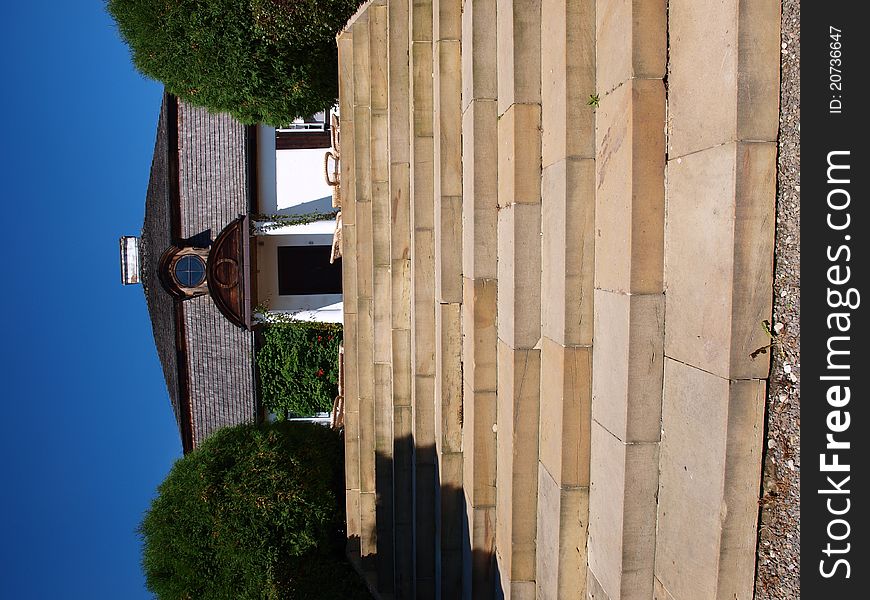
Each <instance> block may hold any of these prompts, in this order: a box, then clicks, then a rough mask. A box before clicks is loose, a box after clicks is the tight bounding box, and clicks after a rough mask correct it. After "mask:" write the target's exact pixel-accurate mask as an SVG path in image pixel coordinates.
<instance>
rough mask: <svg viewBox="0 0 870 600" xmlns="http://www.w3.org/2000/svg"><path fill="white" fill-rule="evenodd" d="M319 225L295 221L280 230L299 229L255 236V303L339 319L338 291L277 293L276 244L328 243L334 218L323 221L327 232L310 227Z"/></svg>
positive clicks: (316, 317)
mask: <svg viewBox="0 0 870 600" xmlns="http://www.w3.org/2000/svg"><path fill="white" fill-rule="evenodd" d="M320 225H321V224H320V223H311V224H309V225H296V226H294V227H292V228H291V227H287V228H284V230H283V231H286V230H288V229H293V230H296V229H299V230H302V231H298V232H295V233H291V234H288V233H284V234H282V235H258V236H256V240H257V296H258V301H259V303H260V304H262V305H264V306H265V307H267V308H268V309H269V312H275V313H289V314H293V315H294V316H295V318H297V319H301V320H306V321H320V322H325V323H341V322H342V321H343V317H342V295H341V294H308V295H304V296H301V295H285V296H282V295H280V294H279V293H278V248H279V247H280V246H310V245H317V246H332V232H333V231H334V229H335V221H327V222H326V225H327V226H328V227H327V229H328V233H315V232H312V231H311V230H312V229H316V227H314V226H320ZM324 227H326V226H324ZM306 230H307V231H306Z"/></svg>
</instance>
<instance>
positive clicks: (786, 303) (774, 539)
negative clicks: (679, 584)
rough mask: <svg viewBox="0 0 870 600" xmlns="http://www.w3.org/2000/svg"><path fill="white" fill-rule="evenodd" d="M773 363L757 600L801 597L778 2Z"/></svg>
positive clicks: (796, 358) (794, 264) (790, 123)
mask: <svg viewBox="0 0 870 600" xmlns="http://www.w3.org/2000/svg"><path fill="white" fill-rule="evenodd" d="M781 48H782V50H781V55H780V56H781V65H782V88H781V92H780V103H781V104H780V121H779V165H778V190H777V197H776V246H775V256H776V264H775V269H774V304H773V323H772V332H773V334H774V336H773V338H774V339H773V347H772V353H773V357H772V359H773V360H772V363H771V371H770V386H769V389H768V398H767V437H766V440H765V444H766V448H765V457H764V474H763V481H762V490H761V499H760V500H759V504H760V507H761V522H760V532H759V545H758V563H757V572H756V579H755V597H756V599H757V600H773V599H777V600H779V599H783V600H794V599H796V598H800V549H801V546H800V440H801V436H800V423H801V419H800V371H801V362H800V361H801V358H800V334H801V327H800V241H801V237H800V216H801V208H800V108H801V105H800V2H799V0H783V3H782V44H781Z"/></svg>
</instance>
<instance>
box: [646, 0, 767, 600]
mask: <svg viewBox="0 0 870 600" xmlns="http://www.w3.org/2000/svg"><path fill="white" fill-rule="evenodd" d="M714 10H715V14H716V15H717V18H715V19H711V18H709V15H710V14H713V13H714ZM779 26H780V4H779V2H775V1H769V0H761V1H756V2H737V1H736V0H732V1H729V2H725V3H724V4H716V6H715V9H714V6H713V3H711V2H709V1H707V0H704V1H701V2H697V3H691V4H688V5H672V6H671V8H670V10H669V12H668V28H669V31H670V39H671V40H672V44H671V48H670V52H669V58H670V72H669V79H668V81H669V86H668V127H669V129H668V143H667V146H668V163H667V189H666V201H667V206H668V211H667V219H666V222H665V231H664V264H665V270H664V280H665V289H666V296H665V298H666V300H665V314H666V316H667V319H666V320H665V326H664V354H665V361H664V393H663V408H662V441H661V452H660V458H659V471H660V482H659V493H658V499H659V503H658V510H657V518H658V522H657V527H658V534H657V536H656V560H655V580H654V585H655V590H656V593H657V594H658V595H659V596H661V597H662V598H665V599H668V600H682V599H684V598H734V597H737V598H749V597H751V596H752V594H753V590H754V572H755V554H756V553H755V544H756V539H757V516H758V506H757V501H756V498H757V493H758V488H759V485H760V477H761V456H762V450H763V439H764V436H763V431H764V405H765V396H766V389H765V386H766V381H765V380H766V378H767V376H768V371H769V366H770V362H769V355H768V354H763V355H757V356H755V357H753V356H752V354H753V351H754V350H755V349H757V348H760V347H762V346H764V345H766V344H767V343H769V342H768V340H767V339H765V338H767V334H766V333H765V332H764V330H763V328H762V327H761V322H762V321H764V320H766V319H770V315H771V311H772V297H771V293H770V292H771V289H772V286H773V278H772V274H773V269H772V264H773V235H774V225H775V212H774V211H775V203H774V198H775V194H776V139H777V129H778V124H779V123H778V122H779V118H778V114H779V111H778V107H779V105H778V100H779V61H778V59H777V58H776V54H777V52H779V42H780V30H779ZM675 37H676V39H679V44H675V43H673V40H674V39H675ZM711 68H716V69H718V73H719V76H718V77H715V78H712V77H699V76H698V74H699V73H704V72H706V71H707V70H708V69H711ZM699 398H702V399H703V401H701V402H699ZM722 506H727V508H728V510H727V513H725V514H724V516H723V515H721V514H715V513H713V512H711V511H712V510H714V509H713V507H722ZM714 514H715V518H712V517H713V516H714ZM687 523H691V524H692V530H691V534H689V532H687V531H686V524H687ZM690 555H691V556H692V560H693V561H694V563H693V564H695V565H697V566H696V568H695V569H693V570H692V571H693V572H686V571H683V572H681V571H680V570H679V569H676V568H675V567H674V564H675V563H676V564H680V563H681V562H683V561H685V560H686V558H687V557H688V556H690Z"/></svg>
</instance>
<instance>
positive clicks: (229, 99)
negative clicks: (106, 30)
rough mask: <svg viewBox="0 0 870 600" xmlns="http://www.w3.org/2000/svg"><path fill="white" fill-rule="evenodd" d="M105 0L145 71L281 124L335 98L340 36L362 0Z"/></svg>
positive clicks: (212, 104)
mask: <svg viewBox="0 0 870 600" xmlns="http://www.w3.org/2000/svg"><path fill="white" fill-rule="evenodd" d="M107 2H108V11H109V13H110V14H111V15H112V16H113V17H114V19H115V21H116V22H117V24H118V29H119V31H120V33H121V36H122V37H123V39H124V40H125V41H126V42H127V45H128V46H129V47H130V51H131V54H132V58H133V63H134V64H135V65H136V68H137V69H139V71H140V72H142V73H143V74H144V75H146V76H148V77H150V78H152V79H157V80H159V81H162V82H163V83H164V84H165V86H166V89H167V90H169V91H170V92H171V93H173V94H175V95H176V96H178V97H179V98H182V99H183V100H185V101H187V102H190V103H192V104H196V105H199V106H205V107H206V108H208V109H209V110H211V111H213V112H229V113H231V114H232V115H233V116H235V117H236V118H237V119H238V120H240V121H241V122H243V123H260V122H262V123H269V124H271V125H276V126H280V125H286V124H288V123H290V122H291V121H292V120H293V119H294V118H295V117H298V116H307V115H312V114H314V113H316V112H319V111H321V110H324V109H325V108H327V107H329V106H332V104H333V103H334V102H335V100H336V98H337V97H338V59H337V48H336V44H335V35H336V33H337V32H338V31H339V30H340V29H341V28H342V27H343V26H344V25H345V23H346V22H347V20H348V18H350V16H351V15H352V14H353V12H354V11H355V10H356V8H357V6H358V4H360V3H361V0H173V1H172V2H167V1H164V0H107Z"/></svg>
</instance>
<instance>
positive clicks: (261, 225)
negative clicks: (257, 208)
mask: <svg viewBox="0 0 870 600" xmlns="http://www.w3.org/2000/svg"><path fill="white" fill-rule="evenodd" d="M336 216H338V212H335V211H333V212H328V213H321V212H311V213H304V214H301V215H251V223H252V225H251V230H252V231H251V232H252V233H254V234H257V233H266V232H267V231H272V230H275V229H281V228H283V227H292V226H293V225H308V224H309V223H317V222H318V221H331V220H333V219H335V218H336Z"/></svg>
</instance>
